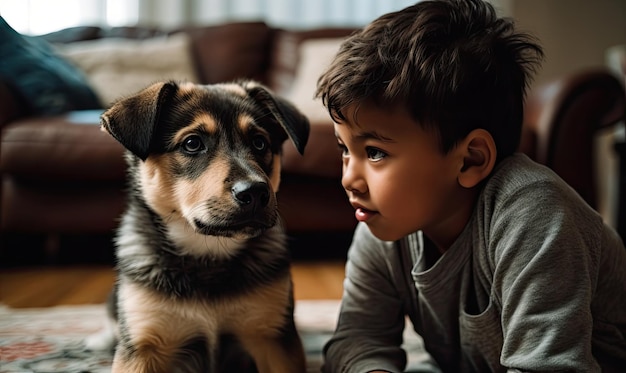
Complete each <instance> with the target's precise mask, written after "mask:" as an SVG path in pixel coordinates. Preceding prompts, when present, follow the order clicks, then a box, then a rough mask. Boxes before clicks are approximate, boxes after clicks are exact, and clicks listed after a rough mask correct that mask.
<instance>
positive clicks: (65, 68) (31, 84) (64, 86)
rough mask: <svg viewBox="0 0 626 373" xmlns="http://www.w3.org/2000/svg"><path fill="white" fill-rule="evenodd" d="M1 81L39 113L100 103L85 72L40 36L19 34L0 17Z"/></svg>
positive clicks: (35, 112) (92, 107)
mask: <svg viewBox="0 0 626 373" xmlns="http://www.w3.org/2000/svg"><path fill="white" fill-rule="evenodd" d="M0 56H2V63H1V64H0V81H3V82H5V84H7V85H8V86H9V87H11V88H12V90H14V91H15V92H16V93H17V94H18V95H19V96H20V99H21V101H23V102H24V103H25V104H26V106H27V107H26V110H27V112H29V113H31V114H38V115H49V114H58V113H63V112H66V111H70V110H80V109H95V108H99V107H100V106H101V104H100V101H99V100H98V98H97V96H96V95H95V94H94V92H93V90H92V89H91V87H90V86H89V83H88V82H87V80H86V79H85V77H84V75H83V74H82V73H81V72H80V70H79V69H77V68H76V67H75V66H73V65H72V64H70V63H69V62H68V61H66V60H65V59H63V58H61V57H60V56H59V55H58V54H56V53H55V51H54V50H53V49H52V47H51V46H50V45H49V44H48V42H46V41H45V40H43V39H42V38H38V37H33V36H26V35H21V34H20V33H18V32H16V31H15V30H13V29H12V28H11V26H9V24H8V23H7V22H6V21H5V20H4V18H2V17H0Z"/></svg>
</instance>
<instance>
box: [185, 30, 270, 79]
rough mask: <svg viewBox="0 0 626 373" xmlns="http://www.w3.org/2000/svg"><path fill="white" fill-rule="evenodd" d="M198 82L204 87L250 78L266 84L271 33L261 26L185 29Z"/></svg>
mask: <svg viewBox="0 0 626 373" xmlns="http://www.w3.org/2000/svg"><path fill="white" fill-rule="evenodd" d="M180 31H185V32H186V33H187V34H188V35H189V36H190V38H191V52H192V55H193V57H194V58H193V59H194V61H195V63H196V69H197V73H198V78H199V79H200V81H201V82H202V83H204V84H213V83H220V82H228V81H231V80H234V79H239V78H251V79H255V80H258V81H260V82H262V83H266V82H267V79H266V75H265V72H266V70H267V67H268V64H269V57H268V55H269V53H268V51H269V50H270V46H271V41H272V40H271V37H272V30H271V29H270V27H268V26H267V25H266V24H265V23H263V22H234V23H227V24H223V25H214V26H198V27H188V28H184V29H182V30H180Z"/></svg>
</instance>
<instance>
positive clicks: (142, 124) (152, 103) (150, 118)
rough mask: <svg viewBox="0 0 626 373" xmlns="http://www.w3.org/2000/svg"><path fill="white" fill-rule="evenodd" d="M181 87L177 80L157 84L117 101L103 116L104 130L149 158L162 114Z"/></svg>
mask: <svg viewBox="0 0 626 373" xmlns="http://www.w3.org/2000/svg"><path fill="white" fill-rule="evenodd" d="M177 89H178V86H177V85H176V84H175V83H173V82H167V83H155V84H153V85H151V86H149V87H148V88H145V89H143V90H142V91H140V92H139V93H137V94H136V95H134V96H130V97H128V98H124V99H122V100H120V101H118V102H116V103H115V104H114V105H113V106H112V107H111V108H110V109H108V110H107V111H105V112H104V113H103V114H102V116H101V117H100V123H101V126H102V129H103V130H104V131H106V132H108V133H110V134H111V135H112V136H113V137H114V138H115V139H116V140H117V141H119V142H120V143H121V144H122V145H124V147H125V148H126V149H128V150H130V151H131V152H132V153H133V154H135V155H136V156H137V157H139V158H141V160H144V161H145V160H146V158H148V154H149V152H150V143H151V141H152V135H153V133H154V128H155V126H156V124H157V123H158V121H159V114H160V112H161V110H162V109H163V107H164V106H166V105H168V102H169V101H170V99H171V97H172V96H173V95H174V94H175V93H176V90H177Z"/></svg>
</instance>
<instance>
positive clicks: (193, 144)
mask: <svg viewBox="0 0 626 373" xmlns="http://www.w3.org/2000/svg"><path fill="white" fill-rule="evenodd" d="M183 150H184V151H185V152H187V153H192V154H195V153H198V152H201V151H202V150H204V144H203V143H202V139H200V136H195V135H194V136H189V137H187V138H186V139H185V140H184V141H183Z"/></svg>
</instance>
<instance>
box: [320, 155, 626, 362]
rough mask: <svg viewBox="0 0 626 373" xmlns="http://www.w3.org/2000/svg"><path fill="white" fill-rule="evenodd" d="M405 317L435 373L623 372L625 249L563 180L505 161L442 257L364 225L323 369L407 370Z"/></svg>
mask: <svg viewBox="0 0 626 373" xmlns="http://www.w3.org/2000/svg"><path fill="white" fill-rule="evenodd" d="M407 315H408V318H409V319H410V321H411V323H412V324H413V326H414V329H415V331H416V332H417V333H418V334H419V335H420V336H421V337H422V338H423V340H424V346H425V348H426V351H427V352H428V354H430V356H431V357H432V358H433V359H434V360H435V361H436V364H437V365H438V369H433V371H434V372H438V371H443V372H455V373H457V372H525V371H529V372H561V371H567V372H599V371H604V372H613V371H615V372H617V371H619V372H625V371H626V249H625V248H624V244H623V242H622V240H621V239H620V238H619V236H618V235H617V233H616V232H615V231H614V230H612V229H611V228H609V227H608V226H606V225H605V224H604V223H603V221H602V218H601V217H600V216H599V215H598V214H597V213H596V212H595V211H594V210H593V209H592V208H590V207H589V206H588V205H587V204H586V203H585V202H584V201H583V200H582V199H581V198H580V197H579V196H578V195H577V194H576V192H575V191H574V190H573V189H571V188H570V187H569V186H568V185H567V184H566V183H565V182H564V181H562V180H561V179H560V178H559V177H558V176H556V175H555V174H554V173H553V172H552V171H551V170H550V169H548V168H547V167H544V166H541V165H538V164H536V163H534V162H533V161H531V160H530V159H529V158H527V157H526V156H525V155H522V154H517V155H514V156H512V157H509V158H508V159H505V160H503V162H501V164H500V165H499V166H498V167H497V168H496V170H494V173H493V174H492V176H491V177H490V179H489V180H488V181H487V182H486V184H485V185H484V187H483V190H482V192H481V194H480V196H479V198H478V201H477V203H476V207H475V209H474V212H473V215H472V216H471V218H470V220H469V222H468V224H467V226H466V227H465V229H464V231H463V232H462V233H461V235H460V236H459V237H458V238H457V240H456V241H455V242H454V244H453V245H452V246H451V247H450V248H449V249H448V250H447V251H446V252H445V253H444V254H443V255H439V254H438V251H437V249H436V248H435V247H434V245H433V244H432V243H431V242H429V240H428V239H427V238H426V237H425V236H423V235H422V234H421V232H416V233H414V234H411V235H409V236H407V237H404V238H403V239H401V240H399V241H397V242H384V241H380V240H378V239H377V238H376V237H374V236H373V235H372V234H371V233H370V231H369V229H368V227H367V226H366V225H364V224H360V225H359V226H358V227H357V229H356V232H355V234H354V238H353V242H352V245H351V247H350V249H349V253H348V262H347V265H346V279H345V281H344V294H343V299H342V305H341V312H340V316H339V322H338V325H337V329H336V331H335V333H334V336H333V337H332V339H331V340H330V341H329V342H328V344H327V345H326V346H325V349H324V350H325V365H324V367H323V371H324V372H359V373H363V372H368V371H371V370H386V371H389V372H402V371H403V370H404V369H405V364H406V354H405V351H404V350H403V349H402V348H401V347H400V345H401V343H402V331H403V329H404V322H405V318H406V316H407Z"/></svg>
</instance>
